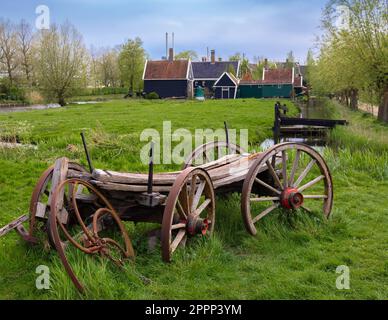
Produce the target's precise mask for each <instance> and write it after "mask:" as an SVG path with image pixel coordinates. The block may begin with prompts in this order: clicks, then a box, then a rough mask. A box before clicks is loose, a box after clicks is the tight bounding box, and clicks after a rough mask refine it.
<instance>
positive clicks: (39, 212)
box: [35, 202, 47, 219]
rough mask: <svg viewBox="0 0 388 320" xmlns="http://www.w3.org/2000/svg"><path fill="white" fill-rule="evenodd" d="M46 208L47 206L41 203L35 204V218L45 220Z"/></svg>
mask: <svg viewBox="0 0 388 320" xmlns="http://www.w3.org/2000/svg"><path fill="white" fill-rule="evenodd" d="M46 208H47V205H45V204H44V203H42V202H38V203H37V204H36V214H35V216H36V217H37V218H42V219H44V218H46Z"/></svg>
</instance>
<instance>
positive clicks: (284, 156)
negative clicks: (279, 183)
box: [282, 151, 288, 189]
mask: <svg viewBox="0 0 388 320" xmlns="http://www.w3.org/2000/svg"><path fill="white" fill-rule="evenodd" d="M282 171H283V188H284V189H287V188H288V180H287V153H286V151H282Z"/></svg>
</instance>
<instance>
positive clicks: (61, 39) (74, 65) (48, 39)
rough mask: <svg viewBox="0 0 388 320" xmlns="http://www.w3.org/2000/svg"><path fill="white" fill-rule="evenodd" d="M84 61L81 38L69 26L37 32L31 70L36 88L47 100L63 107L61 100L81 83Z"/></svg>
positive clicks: (53, 27)
mask: <svg viewBox="0 0 388 320" xmlns="http://www.w3.org/2000/svg"><path fill="white" fill-rule="evenodd" d="M85 58H86V50H85V47H84V44H83V41H82V37H81V35H80V34H79V32H78V31H77V30H76V29H75V28H74V27H73V26H72V25H70V24H69V23H65V24H63V25H61V26H59V27H58V26H56V25H52V26H51V27H50V29H49V30H41V32H40V34H39V39H38V42H37V46H36V52H35V61H34V68H35V69H36V72H37V79H38V84H39V86H40V88H41V89H42V91H43V92H44V93H45V94H46V96H47V97H48V98H53V99H56V100H57V101H58V103H59V104H61V105H65V104H66V102H65V99H66V98H67V97H68V96H70V95H71V93H72V92H73V91H74V90H75V89H76V88H79V87H81V83H82V81H84V76H85V74H86V63H85Z"/></svg>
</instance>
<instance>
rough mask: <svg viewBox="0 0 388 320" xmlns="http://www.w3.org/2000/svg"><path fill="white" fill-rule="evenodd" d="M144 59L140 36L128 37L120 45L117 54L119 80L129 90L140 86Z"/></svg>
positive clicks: (131, 90) (144, 54) (132, 90)
mask: <svg viewBox="0 0 388 320" xmlns="http://www.w3.org/2000/svg"><path fill="white" fill-rule="evenodd" d="M145 60H146V52H145V50H144V48H143V42H142V40H141V39H140V38H135V39H134V40H131V39H130V40H128V41H127V42H126V43H125V44H123V45H122V46H121V51H120V54H119V68H120V74H121V80H122V82H123V84H124V85H126V86H128V88H129V92H134V91H135V89H138V90H140V89H141V88H142V85H143V81H142V75H143V70H144V63H145Z"/></svg>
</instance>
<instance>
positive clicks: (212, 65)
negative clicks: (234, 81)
mask: <svg viewBox="0 0 388 320" xmlns="http://www.w3.org/2000/svg"><path fill="white" fill-rule="evenodd" d="M191 64H192V69H193V77H194V88H197V87H199V86H200V87H202V88H204V89H205V95H206V96H207V97H212V96H214V94H215V88H214V85H215V83H216V82H217V81H218V80H219V79H220V77H221V76H222V75H223V74H224V73H225V72H226V73H229V74H234V75H235V77H238V75H239V73H240V61H216V53H215V50H212V51H211V59H210V61H206V58H203V59H202V62H192V63H191Z"/></svg>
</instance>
